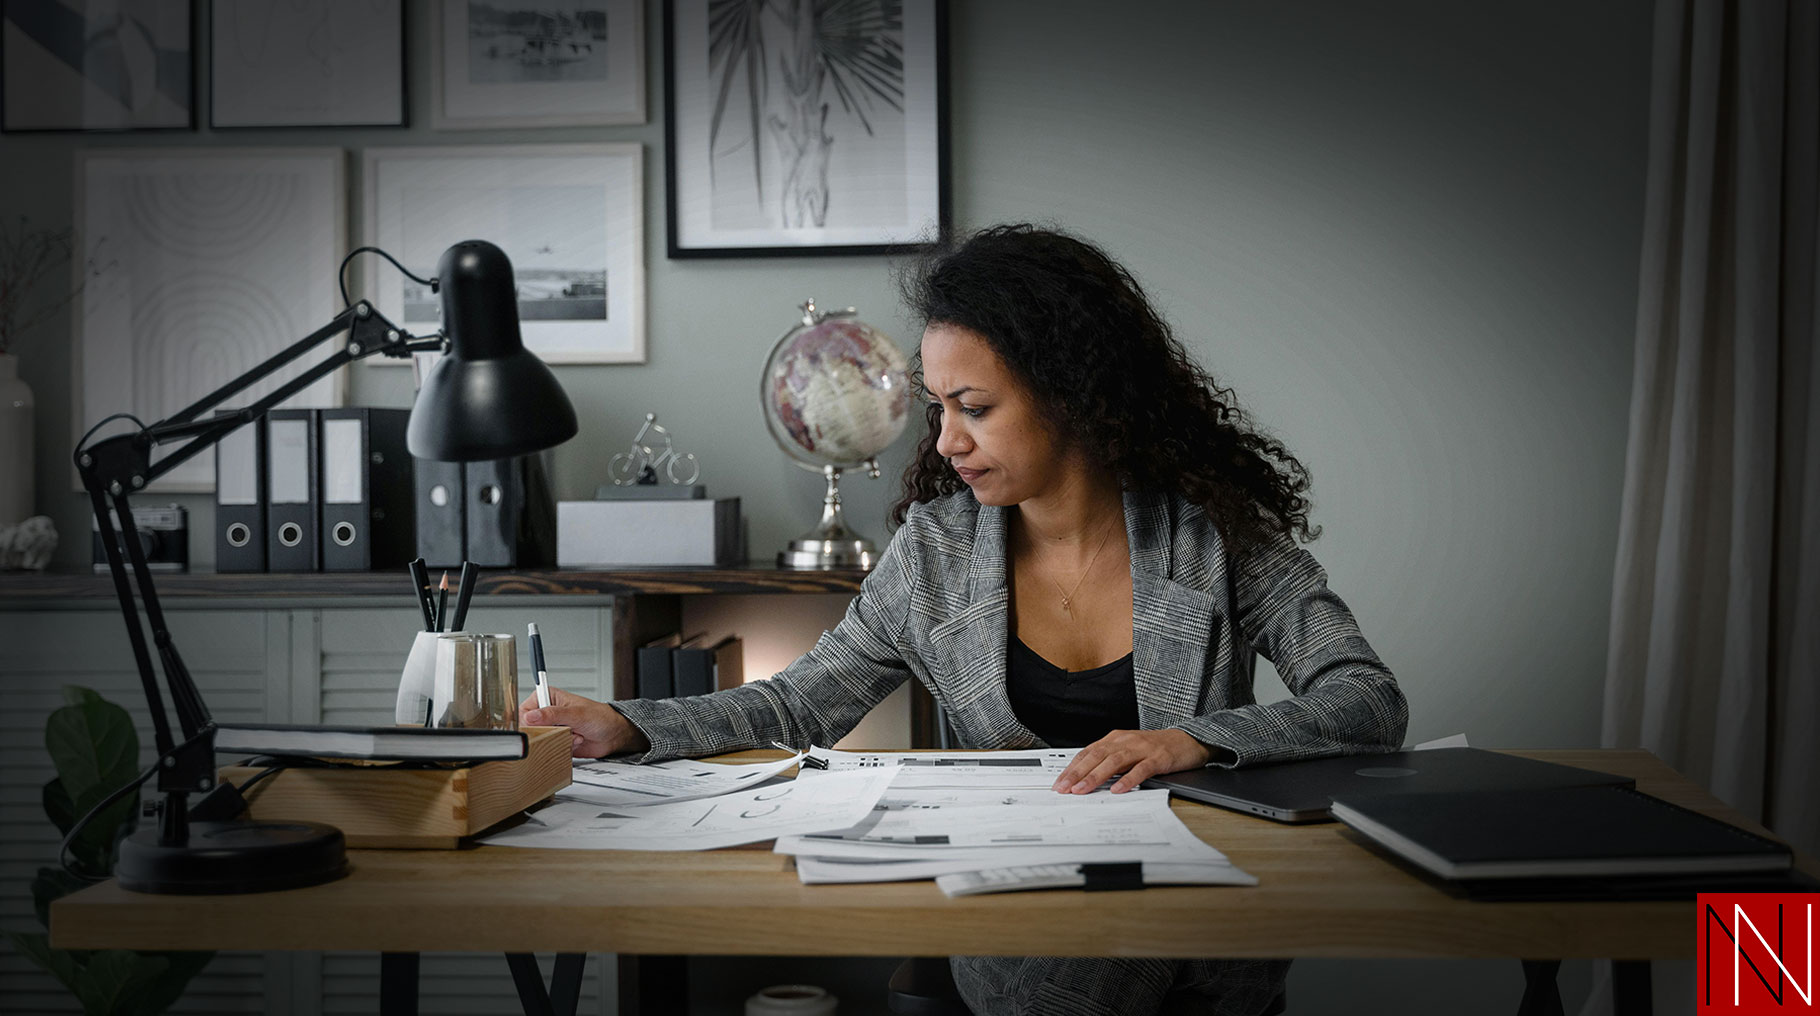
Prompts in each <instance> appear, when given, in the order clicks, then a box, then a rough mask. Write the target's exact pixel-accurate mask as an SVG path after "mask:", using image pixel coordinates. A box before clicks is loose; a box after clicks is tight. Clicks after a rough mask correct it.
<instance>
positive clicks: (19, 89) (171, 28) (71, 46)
mask: <svg viewBox="0 0 1820 1016" xmlns="http://www.w3.org/2000/svg"><path fill="white" fill-rule="evenodd" d="M192 33H193V26H192V11H191V2H190V0H3V2H0V71H3V73H0V128H3V129H5V130H7V131H63V130H131V129H141V128H179V129H184V130H188V129H190V128H193V127H195V126H196V113H195V101H194V96H195V91H196V79H195V66H194V62H193V57H192V56H191V45H190V40H191V37H192Z"/></svg>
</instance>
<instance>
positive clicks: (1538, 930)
mask: <svg viewBox="0 0 1820 1016" xmlns="http://www.w3.org/2000/svg"><path fill="white" fill-rule="evenodd" d="M776 754H777V753H776V752H745V753H740V754H737V755H730V756H726V757H725V760H726V761H749V760H754V759H757V758H760V757H776ZM1519 754H1523V755H1527V756H1530V757H1533V758H1540V759H1545V760H1548V761H1554V762H1562V763H1566V764H1569V765H1578V766H1585V767H1587V768H1593V769H1600V770H1604V771H1608V772H1614V773H1621V774H1624V775H1629V776H1633V777H1635V778H1636V780H1637V785H1638V787H1639V789H1641V790H1643V791H1645V792H1648V793H1651V794H1655V795H1657V796H1659V797H1662V798H1665V799H1667V800H1670V801H1673V802H1675V803H1677V804H1682V805H1685V806H1688V807H1692V808H1695V809H1698V810H1700V811H1703V812H1706V813H1708V814H1711V815H1715V816H1718V817H1721V818H1724V819H1726V820H1728V821H1732V822H1736V823H1738V824H1740V825H1745V826H1747V827H1749V828H1753V829H1759V831H1761V830H1760V827H1756V826H1754V825H1752V824H1751V823H1748V822H1746V821H1744V819H1743V818H1742V816H1740V815H1738V814H1736V813H1735V812H1732V811H1731V810H1730V809H1727V808H1726V807H1725V806H1724V805H1722V804H1720V803H1719V802H1718V801H1717V800H1716V799H1714V798H1713V797H1712V796H1711V795H1709V794H1707V793H1706V792H1704V791H1702V790H1701V789H1699V788H1698V787H1696V786H1695V785H1694V784H1692V783H1691V782H1689V781H1688V780H1687V779H1685V778H1684V777H1682V776H1680V775H1678V774H1676V773H1675V772H1674V771H1673V770H1671V769H1669V768H1668V767H1667V766H1666V765H1664V764H1663V763H1662V762H1661V761H1660V760H1658V759H1656V758H1655V757H1654V756H1653V755H1650V754H1649V753H1648V752H1643V751H1592V750H1581V751H1526V752H1520V753H1519ZM1173 806H1174V808H1175V810H1176V812H1177V814H1179V815H1180V816H1181V818H1182V820H1183V821H1184V822H1186V823H1187V825H1188V827H1189V828H1190V829H1192V830H1194V832H1195V834H1196V835H1198V836H1200V837H1201V838H1202V839H1203V840H1205V841H1206V842H1208V843H1210V844H1212V845H1214V846H1215V847H1218V848H1219V849H1220V850H1222V851H1224V852H1225V853H1226V854H1227V855H1229V856H1230V857H1231V859H1232V861H1233V863H1235V864H1237V865H1238V866H1240V867H1241V868H1243V869H1245V870H1246V871H1249V872H1251V873H1252V874H1254V875H1256V876H1257V877H1258V880H1259V884H1258V885H1257V886H1255V887H1246V888H1233V887H1222V888H1205V887H1183V888H1160V889H1148V890H1144V891H1142V892H1122V893H1121V892H1113V893H1080V892H1024V893H1006V894H997V895H986V896H974V897H964V898H961V899H948V898H947V897H945V896H943V895H942V893H941V891H940V890H939V889H937V888H936V887H935V885H934V883H933V882H927V881H924V882H906V883H893V884H877V885H817V886H805V885H802V884H800V883H799V882H798V881H797V879H796V877H795V875H794V873H793V872H792V871H791V870H790V860H789V858H787V857H784V856H780V855H777V854H773V853H771V852H770V844H769V843H768V842H767V843H764V844H761V845H757V846H754V847H749V848H741V849H732V850H715V851H707V852H701V853H644V852H636V853H635V852H621V851H598V852H597V851H559V850H547V851H546V850H524V849H512V848H505V847H480V848H476V849H470V850H459V851H383V850H382V851H373V850H363V851H352V852H350V860H351V867H352V873H351V874H350V875H349V877H347V878H345V879H343V880H341V881H339V882H335V883H331V884H329V885H324V886H317V887H314V888H309V889H299V890H292V891H289V892H281V893H271V894H265V895H259V896H212V897H211V896H196V897H178V896H146V895H138V894H135V893H129V892H126V891H124V890H122V889H120V887H119V886H118V885H116V884H114V883H112V882H108V883H103V884H101V885H98V886H95V887H92V888H90V889H86V890H84V891H82V892H80V893H77V894H75V895H73V896H69V897H65V898H64V899H61V900H58V901H57V902H56V903H55V904H53V905H52V907H51V935H52V941H53V943H54V944H55V945H57V946H60V947H64V948H75V949H105V948H153V947H155V948H160V949H228V948H232V949H259V950H286V949H296V950H322V949H359V950H375V951H379V952H382V953H415V952H436V951H456V950H487V951H499V952H519V953H522V952H525V951H555V952H562V953H584V952H607V953H617V954H621V955H627V956H629V955H635V954H657V955H678V954H705V955H737V954H748V955H750V954H764V955H851V956H904V955H931V956H934V955H948V954H999V955H1069V956H1107V955H1113V956H1169V957H1193V956H1230V957H1242V956H1264V957H1267V956H1350V957H1487V956H1504V957H1516V958H1521V959H1530V960H1536V959H1549V960H1559V959H1562V958H1569V957H1611V958H1616V959H1624V960H1637V959H1643V960H1647V959H1658V958H1662V959H1668V958H1689V957H1691V956H1692V955H1693V951H1694V931H1695V910H1694V904H1693V902H1692V901H1691V900H1689V901H1686V902H1652V903H1475V902H1471V901H1468V900H1464V899H1459V898H1454V897H1452V896H1450V895H1448V894H1447V893H1445V892H1443V891H1441V890H1439V889H1437V888H1436V887H1435V886H1433V885H1431V884H1430V883H1428V882H1425V881H1423V880H1422V879H1421V878H1419V877H1417V876H1415V875H1413V874H1411V873H1409V872H1408V871H1406V870H1404V869H1403V868H1401V867H1399V866H1397V865H1396V864H1394V863H1392V862H1391V861H1389V860H1387V859H1385V858H1384V857H1382V856H1380V855H1378V854H1377V853H1374V852H1373V851H1371V850H1369V849H1367V848H1365V847H1363V846H1362V845H1361V841H1360V840H1359V839H1358V837H1357V836H1356V835H1355V834H1353V833H1352V832H1351V831H1350V830H1348V829H1347V828H1346V827H1345V826H1343V825H1340V824H1338V823H1327V824H1321V825H1306V826H1290V825H1281V824H1278V823H1275V822H1270V821H1268V820H1265V819H1261V818H1255V817H1250V816H1245V815H1241V814H1238V813H1236V812H1230V811H1224V810H1221V809H1217V808H1212V807H1208V806H1205V805H1200V804H1195V803H1189V802H1182V801H1177V802H1174V805H1173ZM1802 866H1803V868H1804V869H1806V870H1813V869H1812V867H1811V865H1810V864H1808V863H1804V864H1803V865H1802ZM801 929H813V933H812V934H797V933H796V931H797V930H801Z"/></svg>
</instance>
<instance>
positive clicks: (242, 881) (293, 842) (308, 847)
mask: <svg viewBox="0 0 1820 1016" xmlns="http://www.w3.org/2000/svg"><path fill="white" fill-rule="evenodd" d="M347 870H348V860H347V841H346V840H345V839H344V838H343V837H342V835H341V830H339V829H337V828H335V827H334V826H331V825H323V824H322V823H320V822H244V821H237V820H236V821H228V822H191V823H189V842H188V843H185V844H183V845H181V846H166V845H164V844H161V843H159V842H158V829H157V828H156V827H155V826H153V827H149V828H142V829H140V830H139V831H138V832H135V833H134V834H133V835H131V836H129V837H127V838H126V839H125V840H123V841H121V844H120V859H119V861H118V862H116V863H115V865H114V875H115V877H116V878H118V879H119V881H120V887H121V888H122V889H129V890H131V891H133V892H136V893H158V894H174V895H186V896H199V895H225V894H230V893H263V892H273V891H275V890H279V889H297V888H301V887H303V886H306V885H317V884H319V883H322V882H333V881H334V880H335V879H338V878H340V877H342V876H343V875H345V874H347Z"/></svg>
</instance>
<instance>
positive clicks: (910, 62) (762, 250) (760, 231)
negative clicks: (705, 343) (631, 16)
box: [663, 0, 951, 259]
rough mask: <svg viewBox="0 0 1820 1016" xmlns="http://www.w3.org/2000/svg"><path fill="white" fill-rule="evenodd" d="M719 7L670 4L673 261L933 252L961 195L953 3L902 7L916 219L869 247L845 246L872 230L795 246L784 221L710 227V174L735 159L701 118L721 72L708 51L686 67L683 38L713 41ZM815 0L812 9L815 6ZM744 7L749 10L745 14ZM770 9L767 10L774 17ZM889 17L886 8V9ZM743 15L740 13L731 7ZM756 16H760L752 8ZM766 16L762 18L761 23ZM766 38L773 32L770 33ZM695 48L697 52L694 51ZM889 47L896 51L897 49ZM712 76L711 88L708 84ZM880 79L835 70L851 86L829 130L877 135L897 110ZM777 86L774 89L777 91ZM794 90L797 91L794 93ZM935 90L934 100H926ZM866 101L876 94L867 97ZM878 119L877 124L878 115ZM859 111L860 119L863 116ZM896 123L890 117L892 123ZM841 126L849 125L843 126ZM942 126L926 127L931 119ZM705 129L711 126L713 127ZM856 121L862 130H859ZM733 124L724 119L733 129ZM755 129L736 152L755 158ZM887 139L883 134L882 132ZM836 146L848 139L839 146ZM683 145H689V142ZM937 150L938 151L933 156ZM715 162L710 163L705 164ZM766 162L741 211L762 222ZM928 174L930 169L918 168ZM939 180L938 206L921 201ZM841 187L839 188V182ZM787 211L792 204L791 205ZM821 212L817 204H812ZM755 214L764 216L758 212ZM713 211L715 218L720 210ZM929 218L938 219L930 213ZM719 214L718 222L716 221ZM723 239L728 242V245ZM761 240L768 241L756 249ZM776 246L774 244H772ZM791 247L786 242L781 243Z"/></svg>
mask: <svg viewBox="0 0 1820 1016" xmlns="http://www.w3.org/2000/svg"><path fill="white" fill-rule="evenodd" d="M711 2H712V0H666V2H665V4H664V27H663V36H664V39H663V42H664V75H665V88H664V112H665V116H664V149H665V150H664V190H665V201H664V206H665V207H664V212H665V227H666V230H665V246H666V251H667V253H668V256H669V257H670V258H672V259H694V258H748V257H826V256H846V255H863V254H902V253H907V252H910V251H915V250H918V249H921V248H924V247H926V246H928V244H929V243H931V242H933V241H934V240H936V239H937V238H938V236H939V235H940V234H941V233H945V232H946V231H947V230H948V228H949V224H950V203H951V196H950V192H951V188H950V185H949V143H948V101H949V100H948V3H947V0H903V2H902V3H901V4H899V5H894V6H896V7H898V8H899V9H901V10H902V11H903V12H904V14H903V21H902V22H901V24H900V25H898V26H896V31H897V34H898V36H899V37H900V40H901V41H900V42H899V44H898V55H899V57H900V59H899V61H898V62H899V68H900V70H899V80H898V81H897V84H898V86H899V89H900V94H899V96H898V99H899V102H898V105H897V107H896V108H895V109H891V113H895V114H896V117H895V120H896V122H899V123H901V124H902V125H903V126H904V128H905V130H904V133H905V135H906V139H905V142H904V145H903V149H904V152H903V159H904V164H905V170H904V173H903V177H904V180H905V193H904V194H903V200H904V204H905V207H906V210H907V214H906V216H905V221H904V222H901V223H898V224H895V225H892V226H883V227H880V228H878V229H876V230H875V231H876V232H877V233H878V234H879V237H880V238H879V239H877V240H871V241H868V240H866V239H864V238H860V239H857V240H849V239H845V238H844V237H850V236H854V235H855V234H858V233H863V232H865V231H866V228H867V227H865V226H864V225H863V224H862V225H856V226H854V227H852V228H844V227H843V228H841V229H838V230H830V229H825V228H817V227H813V226H812V227H809V228H808V232H810V233H814V234H817V235H816V236H810V237H805V239H803V240H800V241H798V240H785V237H786V236H787V235H788V233H789V232H790V229H791V227H788V226H786V225H784V224H783V223H782V222H781V218H782V213H781V212H780V213H779V215H778V217H777V218H775V219H771V220H770V224H767V225H759V226H756V227H748V228H736V229H720V228H717V227H713V226H708V227H706V228H704V225H703V222H704V210H703V209H704V204H703V202H704V200H705V199H706V198H707V197H711V196H712V191H713V188H714V187H715V186H716V184H717V183H718V181H716V182H714V183H707V184H704V182H703V180H704V174H705V175H706V177H707V178H708V179H709V180H712V179H713V177H714V167H712V166H709V165H708V163H709V162H712V161H713V160H714V158H715V157H716V156H715V155H714V154H712V153H716V152H718V153H720V157H721V158H722V160H723V161H722V162H721V163H716V165H724V159H725V157H726V152H727V150H728V147H729V146H727V145H724V144H723V145H720V146H717V145H716V143H715V137H714V131H713V129H712V127H713V125H712V123H711V117H707V118H704V117H703V116H701V115H699V114H700V112H701V110H702V109H703V108H711V107H712V106H713V105H714V98H715V96H714V95H707V96H706V98H707V100H708V101H707V102H706V103H703V102H701V101H698V100H700V99H702V98H703V97H704V93H710V92H717V91H718V90H717V89H715V88H714V87H713V72H712V70H710V69H709V66H710V60H709V58H708V56H707V54H706V53H705V52H703V53H702V58H701V59H700V61H695V60H693V59H691V60H685V61H679V60H678V58H677V55H678V50H677V46H678V38H679V33H686V35H687V37H688V38H689V39H691V40H704V39H705V38H706V34H707V33H706V32H705V29H706V27H707V17H708V12H709V9H710V3H711ZM806 2H808V0H805V3H806ZM738 6H739V7H744V5H738ZM765 6H766V5H762V4H761V5H760V8H761V9H764V8H765ZM880 7H881V8H884V7H886V5H880ZM729 9H730V10H731V9H734V8H731V7H730V8H729ZM744 9H746V10H750V9H751V8H744ZM761 16H762V15H761ZM757 31H761V32H762V31H764V29H763V28H762V27H761V28H759V29H757ZM714 34H715V35H716V37H718V38H723V39H726V38H734V39H738V38H740V36H739V33H738V32H728V31H722V30H719V29H717V30H716V32H715V33H714ZM691 44H692V45H693V43H691ZM887 48H888V47H887ZM766 52H767V53H768V54H769V60H767V61H766V63H767V64H768V66H769V67H770V68H771V70H770V71H769V73H771V74H772V75H773V76H777V75H778V71H777V70H776V68H777V67H778V65H779V62H780V56H779V51H778V50H777V49H776V48H775V47H772V46H770V45H769V44H768V43H767V45H766ZM723 66H731V67H734V68H737V69H738V70H739V71H740V73H742V74H746V75H749V74H750V73H751V68H750V67H749V66H742V64H741V63H740V62H739V61H737V60H735V61H732V62H723ZM679 73H680V74H682V75H685V76H687V77H685V80H684V81H683V82H682V87H681V88H679V87H678V85H679V81H678V79H679ZM704 74H705V80H704ZM874 76H875V75H874V74H872V73H871V72H870V71H867V70H864V69H862V70H861V72H860V73H858V74H851V73H845V74H843V73H842V72H839V71H837V70H835V69H833V68H829V69H828V74H827V78H828V79H829V80H834V79H837V78H842V77H844V78H845V80H843V81H840V82H839V83H837V84H835V85H834V88H833V90H832V92H831V93H827V94H826V96H825V98H826V101H825V102H823V103H822V105H823V107H824V108H825V109H826V111H827V112H826V116H825V119H824V124H825V125H837V126H839V127H840V128H843V129H845V130H846V132H847V134H848V135H849V136H850V137H854V136H856V135H855V134H854V132H855V131H856V130H861V131H864V132H865V133H866V134H867V136H868V140H870V138H871V137H873V136H875V135H873V133H872V130H871V127H870V125H869V121H870V120H871V119H873V118H875V117H876V116H877V115H878V114H879V113H881V112H883V111H884V109H888V108H890V107H891V103H890V100H889V99H886V98H884V97H883V96H882V95H881V94H879V93H877V92H875V91H873V90H872V85H871V83H869V82H868V81H865V80H861V79H866V78H872V77H874ZM749 80H750V77H746V78H744V80H742V81H735V82H733V83H732V84H731V85H729V87H728V88H727V89H726V90H727V92H728V93H729V97H728V99H727V101H726V102H725V103H724V107H725V108H726V109H733V108H735V106H736V103H735V102H734V101H733V98H734V97H735V94H737V95H740V96H743V95H749V94H750V93H749V90H747V89H745V88H744V82H745V81H749ZM767 87H768V86H767ZM785 87H787V86H785ZM925 89H926V92H925V91H923V90H925ZM862 92H867V93H870V94H869V95H868V94H861V93H862ZM868 100H870V103H869V108H870V110H871V113H872V115H871V116H868V115H867V113H866V109H867V107H868ZM747 109H748V117H747V119H746V123H747V124H751V123H754V122H756V121H758V119H759V117H758V115H757V112H756V111H753V110H752V109H751V107H747ZM856 110H857V111H858V112H856ZM885 116H886V117H890V113H886V114H885ZM837 118H841V119H840V120H838V121H837ZM931 119H932V120H933V123H926V122H925V121H927V120H931ZM704 120H706V121H708V122H704ZM854 121H859V122H860V126H859V127H857V128H856V127H854V126H853V124H854ZM725 122H726V121H725V120H723V123H725ZM751 134H752V132H751V130H750V128H748V129H747V131H746V138H745V141H744V142H735V143H733V144H732V145H731V146H730V147H732V148H733V149H734V150H735V151H737V150H738V149H739V148H741V147H744V148H745V149H746V150H747V151H750V141H751ZM881 134H882V132H881ZM834 140H836V141H839V140H845V138H835V139H834ZM679 142H680V143H679ZM931 147H932V148H933V151H930V150H928V149H929V148H931ZM702 155H706V156H707V157H706V158H702V157H700V156H702ZM763 158H764V156H763V155H762V153H761V155H760V156H759V157H758V159H755V160H754V162H755V166H754V170H753V173H752V174H751V175H750V176H748V177H747V178H746V179H745V180H743V181H741V184H740V185H741V186H742V188H743V187H744V186H751V187H752V188H753V190H754V191H755V198H754V200H752V201H750V202H747V203H746V204H745V206H744V207H742V208H741V209H740V214H741V215H743V216H745V217H747V218H751V217H753V216H754V215H768V214H769V213H768V212H766V211H763V210H762V205H763V204H764V203H765V191H764V186H763V175H764V174H763V170H762V168H761V167H762V165H763V163H762V159H763ZM912 164H914V165H915V167H923V168H921V169H919V168H914V167H913V165H912ZM931 177H932V178H933V183H934V194H933V196H932V197H930V196H928V195H926V194H922V195H920V197H921V200H918V197H919V194H918V190H919V188H920V189H921V190H923V191H926V189H927V187H928V182H927V181H928V180H929V179H930V178H931ZM837 182H838V181H837ZM821 198H822V202H823V214H824V216H825V215H827V214H830V213H831V208H830V207H829V206H830V205H832V203H833V202H832V200H831V198H830V196H829V188H826V187H824V188H822V190H821ZM779 204H780V206H781V205H782V204H783V201H782V200H781V197H780V199H779ZM812 204H813V203H812V202H811V205H812ZM754 209H760V211H757V212H755V211H754ZM711 210H712V209H710V211H711ZM924 212H927V213H928V214H927V215H925V214H923V213H924ZM715 214H718V212H716V213H715ZM716 234H719V235H718V236H717V235H716ZM754 239H756V240H757V241H758V242H752V241H753V240H754ZM766 240H770V241H772V242H765V241H766ZM780 240H784V242H778V241H780Z"/></svg>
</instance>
